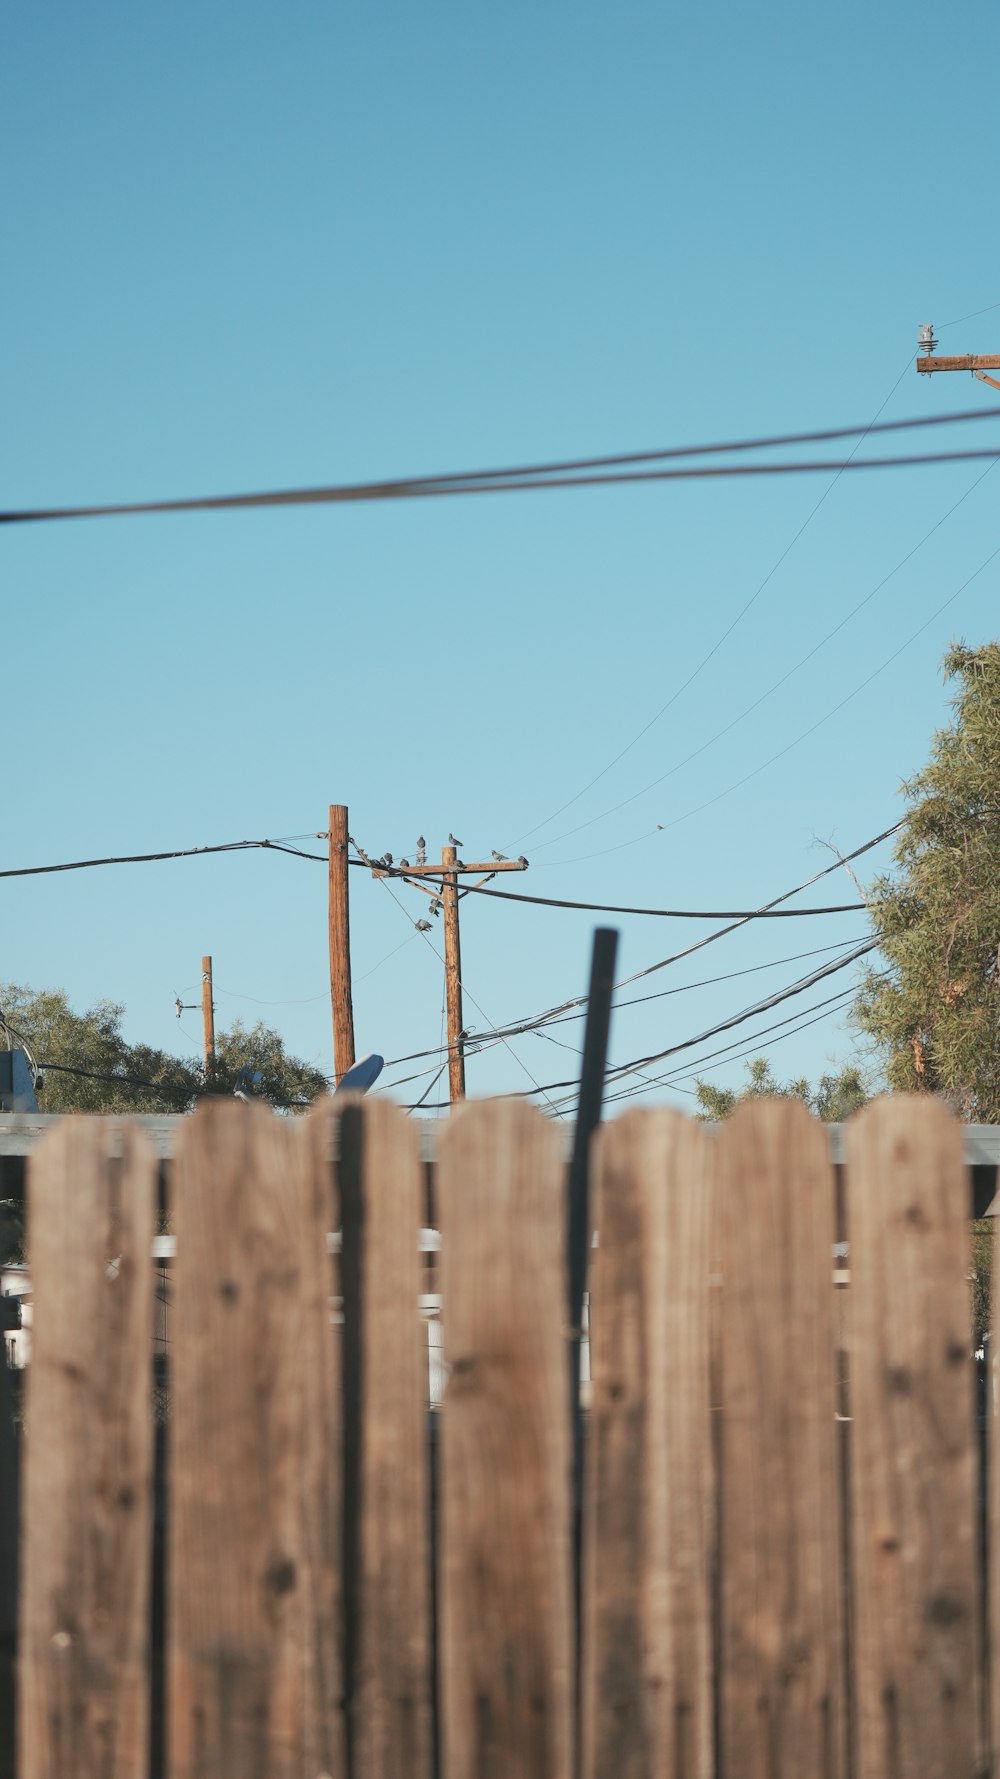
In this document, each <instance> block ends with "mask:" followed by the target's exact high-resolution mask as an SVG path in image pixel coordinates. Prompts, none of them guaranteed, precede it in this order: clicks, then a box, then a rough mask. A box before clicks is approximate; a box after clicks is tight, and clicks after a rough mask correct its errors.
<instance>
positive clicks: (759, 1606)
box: [717, 1100, 844, 1779]
mask: <svg viewBox="0 0 1000 1779" xmlns="http://www.w3.org/2000/svg"><path fill="white" fill-rule="evenodd" d="M717 1145H718V1158H717V1165H718V1170H719V1180H718V1203H719V1217H720V1225H721V1227H720V1235H721V1252H722V1343H721V1344H722V1459H721V1467H722V1476H721V1487H720V1511H721V1524H720V1541H721V1561H720V1577H721V1583H720V1591H721V1614H720V1617H721V1638H720V1651H719V1669H720V1693H721V1711H720V1717H721V1734H722V1757H723V1770H724V1772H725V1773H726V1774H727V1776H728V1779H735V1776H736V1775H737V1774H738V1775H739V1779H802V1775H803V1774H806V1773H808V1774H810V1775H815V1776H816V1779H839V1776H840V1775H841V1774H842V1773H843V1771H844V1710H843V1698H842V1692H843V1684H842V1683H843V1624H844V1602H843V1553H842V1547H841V1531H840V1500H839V1490H838V1467H837V1443H836V1439H837V1430H836V1421H835V1410H836V1372H835V1358H834V1355H835V1341H834V1313H833V1311H834V1304H833V1290H832V1271H833V1265H832V1262H833V1241H834V1181H833V1170H832V1168H831V1166H830V1161H829V1153H828V1150H827V1145H826V1143H825V1141H824V1136H823V1131H822V1127H821V1126H820V1125H819V1124H817V1123H816V1122H815V1120H814V1119H812V1118H810V1117H809V1115H808V1113H807V1112H806V1110H805V1108H804V1106H802V1105H797V1104H794V1103H788V1102H785V1103H782V1101H780V1100H757V1101H755V1102H747V1103H746V1104H744V1105H742V1106H740V1107H739V1108H738V1109H737V1111H736V1112H735V1113H734V1114H733V1116H732V1117H731V1118H730V1119H728V1120H727V1121H726V1123H725V1125H724V1126H723V1127H722V1129H721V1130H720V1132H719V1135H718V1139H717Z"/></svg>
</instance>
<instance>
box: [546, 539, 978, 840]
mask: <svg viewBox="0 0 1000 1779" xmlns="http://www.w3.org/2000/svg"><path fill="white" fill-rule="evenodd" d="M997 556H1000V545H998V546H997V548H996V549H995V550H991V551H990V554H989V555H988V556H987V557H986V558H985V560H984V561H983V562H981V563H980V564H979V567H978V568H975V569H973V571H972V573H971V574H970V575H968V576H967V577H966V579H965V580H964V581H963V582H962V584H961V586H960V587H956V589H955V591H954V593H951V594H949V596H948V598H947V599H945V600H943V601H942V603H941V604H940V605H939V606H937V608H936V609H935V610H934V611H932V612H931V614H930V617H929V618H926V619H925V620H924V622H923V623H922V624H919V625H918V626H917V628H916V630H913V631H911V633H910V635H909V636H908V637H907V638H906V640H905V642H901V643H900V645H899V647H898V648H897V649H893V651H892V654H891V655H887V656H886V658H885V660H884V661H881V662H880V663H879V665H878V667H876V668H874V669H873V670H872V672H871V673H869V674H867V675H866V676H865V678H864V679H863V680H861V681H860V682H859V683H858V685H856V686H854V687H853V689H852V690H851V691H850V692H848V693H847V694H846V695H845V696H844V697H843V698H841V699H839V700H838V701H837V703H836V704H834V705H832V706H831V708H830V709H829V710H828V711H826V712H824V714H823V716H821V717H817V719H816V721H815V722H814V723H810V725H809V727H808V728H807V729H803V730H802V731H801V733H800V734H798V735H796V736H794V737H793V739H792V740H791V741H789V742H786V744H785V746H784V747H781V748H778V749H777V751H776V752H775V753H773V754H770V755H769V756H768V758H767V759H766V760H763V761H762V762H761V764H760V765H759V766H754V767H753V769H752V770H751V771H750V772H746V773H744V774H743V777H742V778H738V779H736V780H735V781H734V782H733V783H732V784H729V785H726V787H725V789H724V790H721V791H717V792H716V793H715V795H714V796H713V797H707V798H706V799H705V801H704V802H703V803H696V804H695V806H694V808H693V809H686V810H685V811H684V814H683V815H676V816H673V817H672V818H671V820H670V821H667V822H663V823H661V824H659V826H660V827H662V828H663V829H664V830H666V829H668V828H676V827H679V826H680V824H681V823H682V822H686V821H690V820H691V818H692V817H693V816H696V815H701V814H702V813H703V811H704V810H706V809H712V808H714V806H715V804H716V803H721V802H722V801H723V799H724V798H726V797H731V796H732V794H733V792H734V791H739V790H742V788H743V786H744V785H745V784H749V783H750V781H751V779H754V778H757V777H758V776H759V775H760V773H762V772H766V771H767V769H768V767H769V766H773V765H774V764H775V762H776V761H778V760H783V759H784V757H785V755H786V754H790V753H791V752H792V749H793V748H796V747H798V746H799V745H800V743H802V742H803V741H807V740H808V739H809V736H810V735H815V733H816V731H817V729H821V728H822V727H823V725H824V724H825V723H828V722H829V721H830V719H831V718H832V717H835V716H837V715H838V714H839V713H840V711H842V710H844V709H845V707H846V706H847V705H848V704H850V703H851V702H852V701H853V700H854V699H855V698H857V697H858V696H859V695H860V693H862V692H863V691H865V690H866V688H867V687H868V686H870V685H871V684H872V682H873V680H876V679H878V677H879V675H880V674H882V673H884V672H885V670H886V668H887V667H891V666H892V664H893V662H894V661H897V660H898V659H899V657H900V655H902V654H905V652H906V650H907V649H908V648H910V646H911V645H912V644H913V643H915V642H916V640H917V638H918V637H919V636H922V635H923V633H924V631H925V630H929V629H930V627H931V625H932V624H933V623H934V622H935V620H936V619H937V618H939V617H940V616H941V614H942V612H945V611H947V610H948V607H949V606H951V605H954V603H955V601H956V599H958V598H959V597H960V595H961V594H962V593H964V592H965V590H966V588H967V587H971V585H972V583H973V581H975V580H978V578H979V576H980V575H981V574H983V573H984V572H985V570H986V569H987V568H988V567H989V565H990V563H991V562H993V561H994V560H995V559H996V557H997ZM649 837H650V836H649V833H648V832H647V833H643V834H637V835H635V836H634V837H633V838H632V839H631V840H621V841H619V842H618V843H617V845H615V846H605V847H600V848H599V849H597V850H596V851H595V852H590V853H580V854H577V855H575V856H574V857H573V858H571V859H549V860H546V861H545V863H544V864H542V865H541V866H536V869H539V870H546V869H549V870H554V869H556V868H557V867H563V868H564V867H565V866H566V865H580V864H585V863H586V862H587V861H588V860H589V859H599V858H605V857H607V856H608V855H609V854H611V853H618V852H622V851H624V849H625V848H626V847H627V846H637V845H638V843H639V842H640V841H641V840H648V839H649ZM563 838H565V836H563Z"/></svg>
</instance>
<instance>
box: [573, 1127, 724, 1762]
mask: <svg viewBox="0 0 1000 1779" xmlns="http://www.w3.org/2000/svg"><path fill="white" fill-rule="evenodd" d="M713 1160H714V1158H713V1153H712V1142H711V1139H710V1138H709V1136H708V1135H707V1133H706V1132H705V1131H704V1130H702V1129H700V1128H699V1127H698V1126H697V1125H695V1124H693V1123H692V1122H691V1121H690V1119H687V1118H682V1117H681V1116H680V1115H679V1114H678V1113H676V1112H669V1111H655V1112H654V1111H636V1112H629V1113H627V1114H626V1116H625V1117H624V1118H622V1119H620V1120H619V1121H618V1122H617V1123H615V1124H611V1125H608V1126H607V1127H606V1128H605V1130H604V1131H603V1132H602V1133H601V1134H600V1137H599V1140H598V1143H597V1145H596V1156H595V1172H596V1186H597V1190H596V1194H595V1205H594V1221H595V1224H596V1226H597V1228H598V1230H599V1232H600V1234H599V1246H598V1248H597V1250H596V1252H595V1254H594V1261H593V1266H592V1270H591V1288H590V1356H591V1359H590V1362H591V1373H592V1377H593V1385H592V1395H591V1408H590V1429H589V1438H588V1445H589V1466H588V1477H587V1485H588V1486H587V1504H586V1548H585V1553H584V1600H585V1620H584V1626H583V1700H582V1732H583V1773H584V1779H598V1776H600V1775H604V1774H609V1775H610V1774H615V1775H623V1776H625V1779H632V1776H633V1775H634V1776H635V1779H638V1776H639V1775H642V1774H657V1775H661V1774H662V1775H668V1774H677V1775H681V1774H683V1775H685V1779H687V1776H690V1779H711V1775H712V1773H713V1771H714V1757H713V1708H712V1591H711V1568H712V1558H713V1552H714V1491H713V1462H712V1430H711V1405H710V1395H709V1335H708V1321H709V1231H710V1226H711V1217H712V1211H713V1175H714V1167H713Z"/></svg>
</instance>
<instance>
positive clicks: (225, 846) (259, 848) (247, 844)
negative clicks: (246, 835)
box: [0, 840, 327, 877]
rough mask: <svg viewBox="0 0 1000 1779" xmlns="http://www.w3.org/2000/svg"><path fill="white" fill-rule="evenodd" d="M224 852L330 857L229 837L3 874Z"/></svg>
mask: <svg viewBox="0 0 1000 1779" xmlns="http://www.w3.org/2000/svg"><path fill="white" fill-rule="evenodd" d="M222 852H286V853H290V854H291V855H292V857H293V858H299V859H317V860H318V861H319V863H320V864H326V863H327V861H326V859H325V858H324V857H323V855H322V853H318V852H303V851H302V850H301V849H300V848H299V847H297V846H286V845H284V844H283V843H282V842H281V841H280V840H227V841H223V842H220V843H219V844H218V845H215V846H183V847H174V848H173V849H172V850H171V851H169V852H133V853H117V854H114V855H112V856H111V857H109V858H103V859H70V860H67V861H66V862H65V863H63V864H59V865H20V866H18V867H17V868H16V869H14V870H6V871H0V877H46V876H50V875H51V874H52V873H54V872H58V871H92V870H94V869H95V868H96V867H97V866H99V865H150V864H155V863H157V862H159V861H161V860H164V859H193V858H200V857H202V856H203V855H206V854H208V853H222Z"/></svg>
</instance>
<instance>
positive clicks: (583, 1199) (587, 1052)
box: [566, 927, 618, 1433]
mask: <svg viewBox="0 0 1000 1779" xmlns="http://www.w3.org/2000/svg"><path fill="white" fill-rule="evenodd" d="M617 950H618V934H617V932H616V931H615V929H614V927H598V928H597V930H596V931H595V933H594V948H593V951H592V953H591V959H590V989H589V991H588V995H587V1022H586V1027H585V1030H584V1038H583V1065H582V1067H581V1070H580V1098H579V1102H578V1105H577V1113H576V1131H575V1134H574V1137H573V1157H572V1160H571V1161H570V1164H569V1186H568V1193H569V1204H568V1207H567V1213H568V1214H567V1234H566V1241H567V1262H568V1264H567V1275H568V1282H569V1326H570V1333H571V1341H570V1374H571V1389H572V1403H573V1424H574V1427H575V1428H576V1429H577V1433H578V1432H579V1421H580V1406H579V1404H580V1387H579V1380H580V1332H581V1322H582V1319H583V1293H584V1290H585V1288H586V1283H587V1242H588V1240H589V1224H590V1139H591V1137H592V1136H593V1133H594V1131H595V1130H596V1128H597V1126H598V1124H599V1123H600V1119H601V1104H602V1102H603V1099H604V1070H605V1067H606V1064H607V1055H608V1031H609V1029H610V1025H611V991H612V988H613V987H614V977H615V955H616V953H617Z"/></svg>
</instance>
